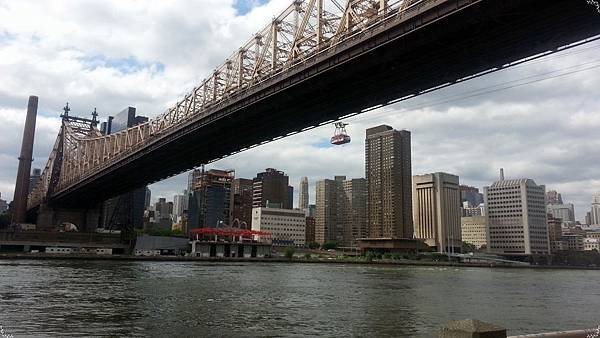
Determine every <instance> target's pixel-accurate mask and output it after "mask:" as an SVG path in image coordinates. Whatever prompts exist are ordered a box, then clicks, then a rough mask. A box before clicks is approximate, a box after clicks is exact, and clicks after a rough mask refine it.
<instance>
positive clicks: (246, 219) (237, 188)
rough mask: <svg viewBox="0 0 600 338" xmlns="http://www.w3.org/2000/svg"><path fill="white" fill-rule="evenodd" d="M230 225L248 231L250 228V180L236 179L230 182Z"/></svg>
mask: <svg viewBox="0 0 600 338" xmlns="http://www.w3.org/2000/svg"><path fill="white" fill-rule="evenodd" d="M230 210H231V217H230V220H231V225H232V226H233V227H237V228H242V229H250V227H251V226H252V180H250V179H246V178H236V179H234V180H233V181H232V182H231V206H230Z"/></svg>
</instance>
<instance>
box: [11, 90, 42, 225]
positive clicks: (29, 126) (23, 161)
mask: <svg viewBox="0 0 600 338" xmlns="http://www.w3.org/2000/svg"><path fill="white" fill-rule="evenodd" d="M37 109H38V97H37V96H33V95H32V96H30V97H29V103H28V104H27V117H26V118H25V129H24V130H23V142H22V144H21V156H19V169H18V170H17V182H16V184H15V196H14V199H13V203H14V211H13V223H17V224H18V223H25V222H26V221H27V195H28V193H29V175H30V174H31V162H33V137H34V136H35V119H36V117H37Z"/></svg>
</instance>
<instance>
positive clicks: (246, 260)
mask: <svg viewBox="0 0 600 338" xmlns="http://www.w3.org/2000/svg"><path fill="white" fill-rule="evenodd" d="M0 259H6V260H96V261H98V260H101V261H142V262H144V261H146V262H211V263H297V264H357V265H382V266H434V267H473V268H503V269H562V270H600V267H585V266H556V265H504V264H494V263H491V264H482V263H459V262H443V261H423V260H407V259H402V260H392V259H388V260H372V261H366V260H364V259H349V258H345V259H336V258H327V259H318V258H308V259H307V258H294V259H292V260H289V259H287V258H284V257H274V258H219V257H191V256H131V255H86V254H68V255H64V254H63V255H60V254H46V253H36V254H22V253H2V254H0Z"/></svg>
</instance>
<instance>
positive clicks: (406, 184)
mask: <svg viewBox="0 0 600 338" xmlns="http://www.w3.org/2000/svg"><path fill="white" fill-rule="evenodd" d="M365 160H366V161H365V162H366V163H365V172H366V177H367V215H368V216H367V217H368V224H367V227H368V230H369V237H372V238H412V237H413V220H412V185H411V178H412V173H411V149H410V132H409V131H406V130H401V131H398V130H394V129H393V128H392V127H390V126H386V125H381V126H378V127H373V128H369V129H367V132H366V141H365Z"/></svg>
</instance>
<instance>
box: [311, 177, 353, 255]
mask: <svg viewBox="0 0 600 338" xmlns="http://www.w3.org/2000/svg"><path fill="white" fill-rule="evenodd" d="M345 179H346V176H335V179H334V180H329V179H325V180H320V181H317V188H316V192H317V193H316V196H315V197H316V202H317V208H316V215H315V241H316V242H317V243H319V244H323V243H327V242H338V241H341V239H342V238H341V234H342V226H341V217H340V216H341V215H338V214H339V210H340V205H339V204H340V199H341V191H342V190H343V183H344V180H345Z"/></svg>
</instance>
